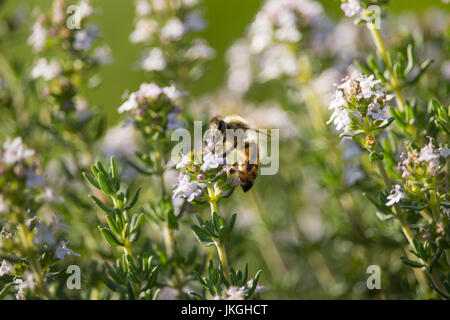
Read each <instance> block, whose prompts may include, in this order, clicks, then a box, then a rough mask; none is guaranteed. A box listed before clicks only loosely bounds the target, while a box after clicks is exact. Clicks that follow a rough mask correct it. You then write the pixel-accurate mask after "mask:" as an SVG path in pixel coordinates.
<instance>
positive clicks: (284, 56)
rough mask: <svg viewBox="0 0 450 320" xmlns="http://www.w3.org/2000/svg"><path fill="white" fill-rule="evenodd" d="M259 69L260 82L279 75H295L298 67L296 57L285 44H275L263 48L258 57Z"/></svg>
mask: <svg viewBox="0 0 450 320" xmlns="http://www.w3.org/2000/svg"><path fill="white" fill-rule="evenodd" d="M259 65H260V68H261V71H260V72H259V78H260V80H261V81H262V82H266V81H269V80H273V79H277V78H280V77H281V76H284V75H287V76H295V75H297V74H298V72H299V69H298V65H297V59H296V57H295V55H294V53H292V52H291V51H290V50H289V49H288V48H287V47H286V46H284V45H281V44H279V45H275V46H271V47H270V48H268V49H267V50H265V51H264V52H263V53H262V54H261V56H260V59H259Z"/></svg>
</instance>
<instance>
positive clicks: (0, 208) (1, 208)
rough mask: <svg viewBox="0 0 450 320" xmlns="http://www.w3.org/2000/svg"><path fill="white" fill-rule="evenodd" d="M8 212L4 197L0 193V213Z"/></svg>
mask: <svg viewBox="0 0 450 320" xmlns="http://www.w3.org/2000/svg"><path fill="white" fill-rule="evenodd" d="M7 211H8V204H7V203H6V201H5V197H4V196H3V195H2V194H1V193H0V213H5V212H7Z"/></svg>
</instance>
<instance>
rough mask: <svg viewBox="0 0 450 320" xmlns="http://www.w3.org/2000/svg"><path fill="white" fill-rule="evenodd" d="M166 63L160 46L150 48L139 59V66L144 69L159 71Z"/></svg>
mask: <svg viewBox="0 0 450 320" xmlns="http://www.w3.org/2000/svg"><path fill="white" fill-rule="evenodd" d="M166 65H167V63H166V60H165V59H164V54H163V51H162V50H161V49H160V48H153V49H151V50H150V51H149V52H148V54H147V56H145V57H144V59H143V60H142V61H141V68H142V69H144V70H146V71H161V70H163V69H164V68H165V67H166Z"/></svg>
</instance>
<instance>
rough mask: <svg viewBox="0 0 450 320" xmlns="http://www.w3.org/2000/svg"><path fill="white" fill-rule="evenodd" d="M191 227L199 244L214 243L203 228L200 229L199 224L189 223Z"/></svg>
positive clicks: (207, 244) (208, 244)
mask: <svg viewBox="0 0 450 320" xmlns="http://www.w3.org/2000/svg"><path fill="white" fill-rule="evenodd" d="M191 229H192V231H193V232H194V235H195V237H196V238H197V240H198V241H199V242H200V243H201V244H203V245H205V246H211V245H213V244H214V240H212V239H211V238H210V235H209V234H207V233H206V232H205V231H203V229H201V228H200V227H199V226H197V225H191Z"/></svg>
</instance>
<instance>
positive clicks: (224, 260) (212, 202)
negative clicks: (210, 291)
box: [208, 184, 231, 283]
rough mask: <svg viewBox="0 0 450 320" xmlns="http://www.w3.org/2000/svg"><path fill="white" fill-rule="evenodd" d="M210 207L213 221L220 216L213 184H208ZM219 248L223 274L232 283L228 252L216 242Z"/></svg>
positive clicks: (218, 252) (221, 244)
mask: <svg viewBox="0 0 450 320" xmlns="http://www.w3.org/2000/svg"><path fill="white" fill-rule="evenodd" d="M208 195H209V205H210V208H211V219H213V216H214V213H216V214H219V210H218V209H217V195H216V194H215V192H214V188H213V186H212V185H211V184H208ZM214 244H215V246H216V248H217V254H218V255H219V260H220V263H221V264H222V268H223V273H224V276H225V279H226V280H227V282H228V283H231V282H230V280H231V279H230V267H229V265H228V258H227V252H226V251H225V246H224V245H223V243H221V242H220V241H214Z"/></svg>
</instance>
